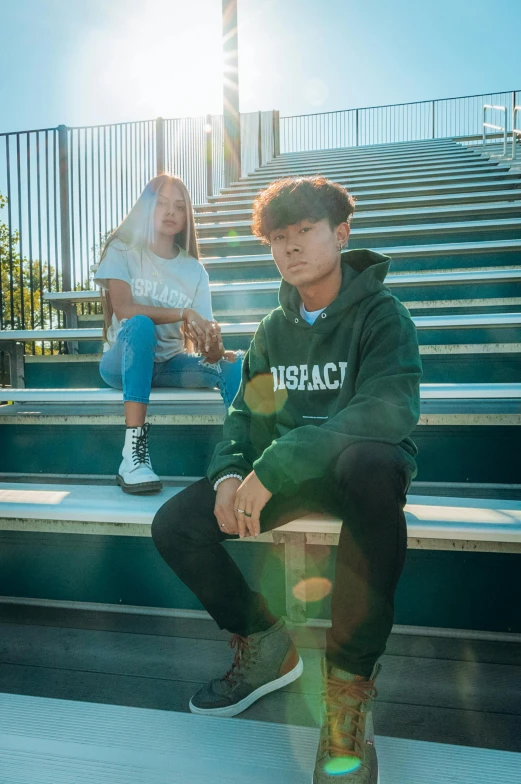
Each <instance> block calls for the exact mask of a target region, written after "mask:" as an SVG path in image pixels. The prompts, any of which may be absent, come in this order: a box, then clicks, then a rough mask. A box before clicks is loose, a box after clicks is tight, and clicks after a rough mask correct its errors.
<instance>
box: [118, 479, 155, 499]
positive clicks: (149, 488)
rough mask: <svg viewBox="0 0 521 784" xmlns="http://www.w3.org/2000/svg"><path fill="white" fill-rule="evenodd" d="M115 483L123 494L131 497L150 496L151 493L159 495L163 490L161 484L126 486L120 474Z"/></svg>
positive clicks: (144, 483) (145, 483)
mask: <svg viewBox="0 0 521 784" xmlns="http://www.w3.org/2000/svg"><path fill="white" fill-rule="evenodd" d="M116 482H117V483H118V485H119V486H120V487H121V489H122V490H123V492H124V493H130V494H132V495H152V493H159V491H160V490H162V489H163V483H162V482H141V483H140V484H136V485H128V484H127V483H126V482H125V480H124V479H123V477H122V476H121V475H120V474H118V475H117V476H116Z"/></svg>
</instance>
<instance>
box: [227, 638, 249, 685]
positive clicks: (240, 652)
mask: <svg viewBox="0 0 521 784" xmlns="http://www.w3.org/2000/svg"><path fill="white" fill-rule="evenodd" d="M230 648H232V650H233V648H237V650H236V651H235V658H234V660H233V663H232V666H231V667H230V669H229V670H228V672H227V673H226V675H225V676H224V677H223V680H224V681H226V682H227V683H228V684H229V685H230V686H232V687H233V686H234V685H235V684H236V683H237V682H238V681H239V680H240V679H241V678H243V677H244V675H245V673H246V672H247V671H248V669H249V666H250V664H251V663H252V660H253V656H254V654H255V652H256V648H255V645H254V644H253V642H252V641H251V640H250V639H248V637H241V635H240V634H234V635H233V637H232V639H231V640H230Z"/></svg>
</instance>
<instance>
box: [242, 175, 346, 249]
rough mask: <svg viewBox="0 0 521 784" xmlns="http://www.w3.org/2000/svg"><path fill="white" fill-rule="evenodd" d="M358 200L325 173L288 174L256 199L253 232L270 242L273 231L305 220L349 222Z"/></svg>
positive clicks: (333, 224) (332, 222)
mask: <svg viewBox="0 0 521 784" xmlns="http://www.w3.org/2000/svg"><path fill="white" fill-rule="evenodd" d="M354 211H355V200H354V198H353V196H351V194H350V193H349V191H348V190H347V189H346V188H344V187H342V185H339V184H338V183H337V182H331V180H327V179H326V178H325V177H287V178H286V179H284V180H276V181H275V182H272V183H271V184H270V185H268V187H267V188H265V189H264V190H263V191H261V192H260V193H259V195H258V196H257V197H256V199H255V201H254V202H253V223H252V230H253V233H254V234H255V235H256V236H257V237H260V238H261V239H262V241H263V242H269V236H270V232H272V231H273V230H274V229H282V228H284V227H286V226H292V225H293V224H295V223H299V222H300V221H303V220H309V221H312V222H313V223H316V222H317V221H319V220H323V219H324V218H327V219H328V221H329V225H330V226H331V228H334V227H335V226H338V225H339V224H340V223H343V222H344V221H347V222H349V221H350V219H351V216H352V214H353V212H354Z"/></svg>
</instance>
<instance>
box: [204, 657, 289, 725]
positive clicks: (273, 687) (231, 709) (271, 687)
mask: <svg viewBox="0 0 521 784" xmlns="http://www.w3.org/2000/svg"><path fill="white" fill-rule="evenodd" d="M303 670H304V664H303V662H302V659H301V658H300V656H299V657H298V664H297V665H296V666H295V667H293V669H292V670H290V671H289V672H287V673H286V675H283V676H282V678H277V679H276V680H274V681H270V682H269V683H265V684H264V686H259V688H258V689H255V691H252V692H251V694H248V696H247V697H244V699H243V700H240V702H236V703H235V704H234V705H226V706H224V707H223V708H198V707H197V706H196V705H194V704H193V703H192V700H190V703H189V708H190V712H191V713H197V714H199V715H202V716H223V717H225V718H230V717H231V716H237V714H238V713H242V712H243V711H245V710H246V708H249V707H250V705H253V703H254V702H256V701H257V700H259V699H260V698H261V697H264V696H265V695H266V694H269V693H270V692H272V691H277V689H282V688H283V687H284V686H287V685H288V683H293V681H296V680H297V678H300V676H301V675H302V672H303Z"/></svg>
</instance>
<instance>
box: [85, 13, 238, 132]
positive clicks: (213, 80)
mask: <svg viewBox="0 0 521 784" xmlns="http://www.w3.org/2000/svg"><path fill="white" fill-rule="evenodd" d="M206 6H208V8H206ZM214 6H215V7H214ZM118 9H119V11H118V12H117V13H116V12H115V9H113V10H114V13H113V14H112V16H111V17H110V18H109V20H108V21H107V26H106V27H104V28H103V29H98V30H97V31H96V33H95V35H94V34H93V35H91V36H90V37H89V38H88V39H87V40H86V41H85V42H84V46H83V48H82V50H81V51H80V52H78V53H76V55H77V56H75V58H74V60H73V69H74V63H75V64H76V68H77V69H78V71H79V72H75V73H74V74H72V75H71V82H72V83H73V84H72V85H71V89H72V90H73V91H74V96H73V99H72V100H73V101H77V102H79V103H83V104H84V105H85V106H86V109H85V111H87V112H88V115H89V120H90V122H100V121H102V122H112V121H126V120H134V119H153V118H155V117H158V116H161V117H165V118H170V117H183V116H197V115H201V114H205V113H207V112H214V113H219V112H220V111H221V106H222V74H223V60H222V37H221V6H220V3H209V2H208V3H205V4H204V12H203V13H201V11H202V10H203V9H201V7H200V6H199V8H198V9H197V8H194V7H193V6H186V5H185V4H184V3H183V4H180V3H172V2H171V0H170V1H167V0H157V2H156V3H154V4H153V6H147V5H142V4H138V3H132V2H130V3H126V4H122V3H120V4H118ZM207 11H208V12H207ZM93 115H94V117H93Z"/></svg>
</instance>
